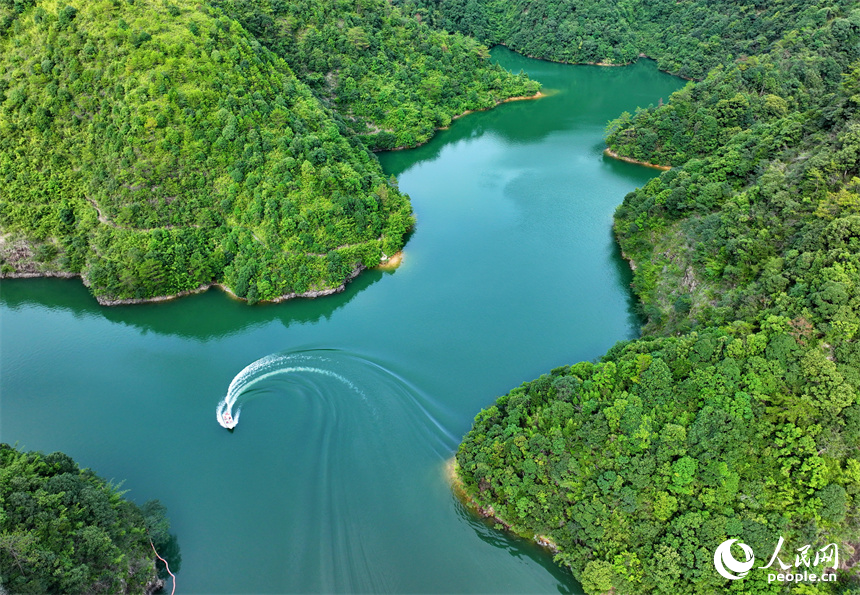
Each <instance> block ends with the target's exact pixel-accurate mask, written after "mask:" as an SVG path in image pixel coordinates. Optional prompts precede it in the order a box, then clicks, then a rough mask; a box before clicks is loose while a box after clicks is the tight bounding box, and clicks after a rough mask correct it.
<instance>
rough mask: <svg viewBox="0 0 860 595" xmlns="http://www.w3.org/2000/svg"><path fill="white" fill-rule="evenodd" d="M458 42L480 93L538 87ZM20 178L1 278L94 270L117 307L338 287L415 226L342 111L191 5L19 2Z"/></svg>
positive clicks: (16, 124) (0, 141)
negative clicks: (216, 294)
mask: <svg viewBox="0 0 860 595" xmlns="http://www.w3.org/2000/svg"><path fill="white" fill-rule="evenodd" d="M278 6H281V5H280V4H279V5H278ZM321 6H322V5H320V4H318V5H315V10H321ZM333 6H334V5H333ZM338 7H339V8H338V9H339V10H344V7H343V6H340V5H338ZM371 8H373V7H371ZM376 8H379V7H376ZM278 10H280V8H279V9H278ZM368 12H369V14H370V11H368ZM321 14H322V13H321ZM237 16H241V15H237ZM368 18H370V16H368ZM380 18H382V17H381V15H380ZM392 18H393V17H392ZM380 26H381V25H380ZM416 26H418V25H416ZM419 28H420V27H419ZM421 31H423V33H422V35H424V34H426V35H428V36H429V35H430V34H429V33H427V32H426V31H424V29H421ZM399 35H400V38H398V39H400V41H401V42H402V41H403V39H404V35H405V34H399ZM439 35H440V36H442V37H441V38H444V39H447V38H448V36H444V35H443V34H439ZM441 38H440V39H441ZM456 39H457V40H459V43H462V44H466V45H465V46H464V47H466V46H468V53H469V55H470V56H472V57H471V58H470V59H469V62H468V64H466V63H462V64H460V66H461V68H462V72H461V73H460V75H461V76H466V77H467V78H475V79H482V78H486V76H487V75H486V74H485V73H491V74H492V76H493V77H494V78H493V79H492V81H491V82H494V83H498V85H497V87H495V88H494V89H493V91H492V93H491V92H490V91H489V90H488V86H486V85H484V86H481V85H478V87H477V88H478V89H479V90H480V94H478V91H475V93H476V94H477V97H478V99H477V104H476V105H477V106H486V105H491V104H494V102H495V101H497V100H501V99H503V98H504V97H505V96H506V95H505V93H507V96H510V95H514V94H518V93H521V92H523V91H524V90H526V91H527V92H533V91H534V90H536V86H535V85H534V83H530V82H529V81H526V80H525V79H523V78H518V77H514V76H513V75H510V74H508V73H501V72H500V71H499V70H498V69H496V68H494V67H491V66H490V65H489V64H488V62H487V61H485V60H484V59H483V58H482V57H481V55H478V54H481V53H482V52H483V50H481V48H480V47H479V46H477V45H476V44H475V43H474V42H472V41H471V40H465V39H464V38H462V37H456ZM264 41H266V42H269V43H271V44H275V43H276V42H278V38H277V37H276V36H273V35H270V36H268V37H264ZM401 45H402V43H401ZM437 45H438V44H437ZM302 47H304V46H302ZM423 47H424V46H420V48H423ZM425 49H426V50H427V51H429V49H430V46H427V48H425ZM455 53H456V55H457V56H459V57H460V59H461V62H462V61H463V60H464V59H465V58H464V56H465V54H466V53H467V50H466V49H463V50H458V51H457V52H455ZM284 55H287V56H288V57H292V56H289V55H288V52H284ZM314 55H315V54H314ZM409 56H410V57H411V58H412V59H418V58H420V57H422V56H424V54H421V53H420V49H412V50H411V54H409ZM427 56H429V54H427ZM300 57H303V58H307V59H308V60H310V58H311V57H312V56H311V55H310V54H308V55H307V56H305V55H304V54H301V56H300ZM391 58H392V59H396V58H398V56H392V57H391ZM425 59H429V58H425ZM341 62H342V63H343V61H341ZM342 65H343V66H346V64H342ZM407 67H408V65H404V66H403V67H402V68H401V72H407V70H406V69H407ZM300 70H301V71H302V72H303V73H305V74H307V67H306V66H305V65H304V63H302V65H301V68H300ZM464 73H465V74H464ZM429 75H432V72H431V73H429V74H428V76H429ZM380 76H382V75H380ZM422 77H423V75H422V74H420V73H419V74H416V75H414V76H413V78H412V79H410V80H411V82H412V83H414V84H416V85H418V84H420V83H421V81H422V80H423V78H422ZM307 78H308V79H309V80H316V79H314V78H313V77H312V76H309V75H308V77H307ZM379 80H381V79H379ZM500 81H501V82H500ZM409 84H411V83H409V82H404V83H403V85H401V86H402V87H406V86H408V85H409ZM472 90H474V88H466V87H464V88H462V89H459V90H458V93H459V95H457V97H460V98H461V99H462V98H463V97H465V99H463V101H465V103H457V102H456V101H453V100H452V102H451V103H450V105H449V108H451V109H460V108H461V107H466V106H468V105H472V104H471V103H469V101H471V100H470V99H469V97H470V96H471V91H472ZM368 92H370V91H368ZM373 92H374V93H376V90H373ZM447 92H448V91H447V90H446V93H447ZM455 95H456V93H455ZM344 101H346V100H344ZM327 103H329V104H331V103H332V101H327ZM395 104H396V105H397V106H398V109H401V110H402V109H407V108H409V109H411V108H410V107H409V105H408V101H407V100H398V101H395ZM425 107H426V106H425ZM422 109H423V108H422ZM347 111H348V110H347ZM445 114H447V115H439V114H437V113H435V112H434V114H432V118H430V119H429V120H427V122H431V124H428V125H427V126H429V128H428V127H427V126H425V127H424V128H421V131H420V133H418V136H415V137H412V140H413V141H415V142H417V141H418V140H419V139H420V140H425V139H426V137H427V136H428V135H429V134H430V132H432V127H433V126H436V125H440V124H444V123H446V122H448V121H450V112H445ZM347 116H350V117H351V115H350V114H347ZM437 116H438V117H437ZM386 117H389V116H386ZM428 117H429V116H428ZM439 118H441V119H439ZM389 119H398V120H399V119H400V118H399V116H398V114H396V113H395V114H394V115H393V116H390V117H389ZM386 121H387V120H386ZM405 121H406V125H409V126H412V125H413V124H414V122H413V121H412V120H409V119H408V118H407V119H406V120H405ZM401 132H402V130H401ZM386 138H388V137H386ZM391 138H394V140H393V141H391V142H392V143H395V142H399V141H409V139H408V138H406V137H404V136H403V135H402V134H401V136H394V137H391ZM389 140H390V139H389ZM374 142H375V143H376V144H378V142H379V141H374ZM385 142H386V143H388V141H385ZM389 144H390V143H389ZM0 176H2V178H3V185H2V189H0V230H2V232H3V236H2V237H3V239H2V242H0V255H2V258H3V262H2V263H0V267H2V271H0V272H2V273H3V274H6V275H9V274H19V275H20V274H28V273H33V274H39V273H45V272H51V271H54V272H67V273H80V274H81V276H82V277H83V279H84V281H85V282H86V283H87V284H88V285H89V286H90V287H91V289H92V291H93V293H94V294H95V295H96V296H97V297H98V298H99V299H100V300H101V301H102V302H105V303H108V302H111V301H113V300H134V299H140V298H150V297H153V296H159V295H170V294H176V293H179V292H183V291H188V290H194V289H196V288H198V287H199V286H205V285H207V284H211V283H213V282H214V283H221V284H223V285H225V286H227V287H228V288H229V289H230V290H232V291H233V292H234V293H235V294H237V295H239V296H240V297H244V298H247V299H248V301H249V302H254V301H257V300H261V299H267V300H268V299H276V298H278V297H280V296H290V295H295V294H305V293H309V292H310V293H311V294H312V295H316V293H313V292H317V293H319V292H326V291H332V290H333V289H334V288H337V287H338V286H340V285H342V284H343V283H344V282H345V281H346V280H348V279H349V278H351V276H352V275H354V274H355V273H356V272H357V271H358V270H360V269H361V268H362V267H365V266H373V265H375V264H377V263H379V261H380V258H382V257H383V255H390V254H392V253H394V252H396V251H397V250H399V249H400V248H401V247H402V245H403V242H404V236H405V234H406V233H407V232H408V231H409V229H410V228H411V227H412V224H413V220H412V216H411V208H410V205H409V202H408V199H407V198H406V197H405V196H404V195H402V194H401V193H400V192H399V191H398V190H397V188H396V186H392V185H391V184H390V183H389V182H388V181H387V180H386V179H385V178H384V176H383V175H382V172H381V169H380V167H379V165H378V163H377V162H376V160H375V159H374V157H373V156H372V155H371V154H370V153H369V152H368V150H367V149H366V147H365V146H364V145H363V144H362V143H361V141H360V140H359V138H358V137H356V136H355V135H354V133H353V130H352V129H351V128H350V126H347V125H346V124H344V120H343V119H342V118H341V116H339V115H338V114H337V113H335V112H333V111H332V110H331V109H330V108H329V107H328V106H327V105H325V104H324V103H322V102H321V101H320V100H319V99H318V97H317V96H315V95H314V93H313V92H312V91H311V89H309V88H308V86H307V85H306V84H305V83H303V82H302V81H300V80H299V79H297V78H296V77H295V75H294V74H293V72H292V70H291V69H290V67H289V66H288V65H287V63H286V62H285V61H284V60H283V59H282V58H280V57H278V56H277V55H276V54H274V53H273V52H272V51H270V50H268V49H267V48H266V47H264V45H262V44H261V43H260V41H259V40H257V39H256V38H254V37H253V36H252V35H250V34H249V33H248V32H247V31H246V30H245V29H244V28H243V27H242V26H241V25H240V24H239V23H238V22H237V21H234V20H232V19H231V18H229V17H228V16H227V15H225V14H223V13H222V12H221V11H220V9H218V8H216V7H213V6H209V5H207V4H205V3H203V4H201V3H196V2H191V1H190V0H177V1H174V2H162V1H160V0H136V1H134V2H125V1H122V2H120V1H116V2H114V1H112V0H106V1H103V2H88V3H77V4H75V5H71V4H65V3H63V2H55V1H51V0H39V1H36V0H15V1H14V2H13V1H12V0H6V1H4V2H2V3H0Z"/></svg>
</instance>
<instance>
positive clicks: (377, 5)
mask: <svg viewBox="0 0 860 595" xmlns="http://www.w3.org/2000/svg"><path fill="white" fill-rule="evenodd" d="M215 4H216V5H218V6H220V7H221V8H222V9H223V10H224V11H225V13H226V14H228V15H230V16H231V17H233V18H235V19H237V20H238V21H239V22H240V23H242V25H243V26H244V27H245V28H246V29H247V30H248V31H250V32H251V33H252V34H253V35H254V36H255V37H256V38H257V39H258V40H259V41H260V43H262V44H263V45H264V46H266V47H267V48H269V49H271V50H272V51H274V52H275V53H276V54H277V55H278V56H280V57H282V58H284V59H285V60H286V61H287V62H288V63H289V64H291V65H292V66H293V68H294V70H295V72H296V74H297V75H298V76H299V78H300V79H302V80H303V81H304V82H305V83H307V84H308V85H309V86H310V87H311V88H312V89H313V90H314V92H315V93H316V95H317V97H320V98H321V99H322V100H323V101H324V102H327V103H329V104H330V105H332V106H333V107H334V108H335V109H336V111H337V113H338V114H340V115H341V116H342V117H343V120H344V122H346V123H347V125H349V127H350V128H351V129H353V130H354V131H356V132H358V133H359V134H361V135H362V136H361V138H362V142H364V143H365V144H366V145H368V146H369V147H371V148H373V149H391V148H393V147H411V146H415V145H416V144H418V143H421V142H424V141H426V140H427V139H429V138H430V136H432V134H433V132H434V131H435V130H436V129H437V128H440V127H446V126H448V125H449V124H450V123H451V118H452V117H454V116H457V115H459V114H462V113H463V112H466V111H468V110H476V109H485V108H488V107H492V106H494V105H496V104H497V103H498V102H499V101H501V100H503V99H505V98H508V97H511V96H523V95H534V94H535V93H536V92H537V91H538V88H539V86H538V84H537V83H535V82H534V81H530V80H529V79H528V77H527V76H526V75H524V74H521V75H519V76H517V77H511V76H510V74H509V73H508V72H507V71H505V70H504V69H503V68H501V67H500V66H498V65H494V64H489V63H488V62H487V58H488V57H489V53H488V51H487V48H486V47H485V46H484V45H482V44H480V43H478V42H476V41H475V40H474V39H473V38H471V37H466V36H464V35H462V34H459V33H454V34H449V33H446V32H444V31H440V30H438V29H432V28H430V27H429V26H427V25H426V24H425V23H423V22H422V21H421V18H420V17H419V18H413V16H412V15H409V16H406V15H404V14H403V13H401V11H400V10H399V9H398V8H396V7H394V6H392V5H391V4H389V3H388V2H387V1H386V0H363V1H361V2H355V1H353V0H339V1H337V2H320V1H319V0H302V1H293V2H284V1H283V0H262V1H256V0H215Z"/></svg>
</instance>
